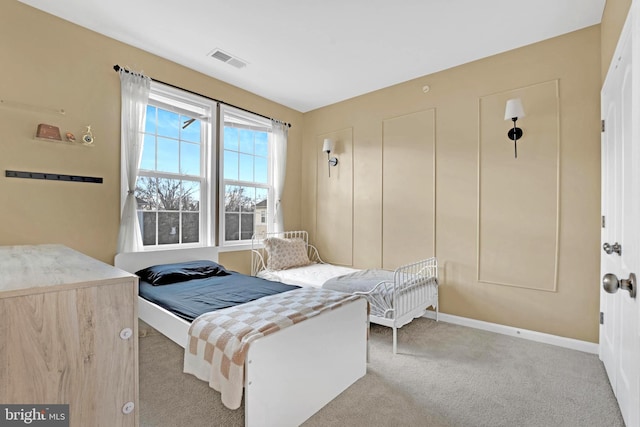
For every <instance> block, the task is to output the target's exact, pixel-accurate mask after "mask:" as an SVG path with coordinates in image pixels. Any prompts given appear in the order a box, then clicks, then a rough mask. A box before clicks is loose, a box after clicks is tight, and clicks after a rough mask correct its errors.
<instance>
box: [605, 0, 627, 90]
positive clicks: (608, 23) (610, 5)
mask: <svg viewBox="0 0 640 427" xmlns="http://www.w3.org/2000/svg"><path fill="white" fill-rule="evenodd" d="M630 7H631V0H607V3H606V4H605V7H604V12H603V13H602V23H601V25H600V26H601V39H600V40H601V46H602V57H601V61H602V63H601V77H602V81H603V82H604V78H605V77H606V76H607V71H608V70H609V64H610V63H611V59H612V57H613V52H614V51H615V50H616V44H617V43H618V38H620V32H621V31H622V27H623V25H624V21H625V19H626V18H627V13H629V8H630Z"/></svg>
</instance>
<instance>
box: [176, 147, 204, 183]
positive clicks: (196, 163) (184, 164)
mask: <svg viewBox="0 0 640 427" xmlns="http://www.w3.org/2000/svg"><path fill="white" fill-rule="evenodd" d="M180 148H181V150H182V153H180V173H183V174H185V175H198V176H199V175H200V144H191V143H189V142H183V143H181V144H180Z"/></svg>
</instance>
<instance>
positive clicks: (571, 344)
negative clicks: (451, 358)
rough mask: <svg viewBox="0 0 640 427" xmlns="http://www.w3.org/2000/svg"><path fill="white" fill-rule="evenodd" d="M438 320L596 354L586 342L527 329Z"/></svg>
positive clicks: (431, 313) (442, 317)
mask: <svg viewBox="0 0 640 427" xmlns="http://www.w3.org/2000/svg"><path fill="white" fill-rule="evenodd" d="M424 317H426V318H428V319H434V320H435V318H436V313H435V311H427V314H425V315H424ZM438 320H439V321H442V322H447V323H453V324H455V325H460V326H467V327H469V328H475V329H482V330H483V331H489V332H495V333H497V334H503V335H509V336H512V337H517V338H524V339H527V340H531V341H537V342H541V343H545V344H551V345H557V346H558V347H565V348H570V349H572V350H578V351H583V352H585V353H593V354H598V344H595V343H592V342H588V341H581V340H576V339H573V338H565V337H560V336H557V335H551V334H545V333H542V332H536V331H530V330H527V329H519V328H514V327H512V326H505V325H499V324H497V323H489V322H483V321H482V320H475V319H469V318H467V317H460V316H454V315H452V314H446V313H442V312H440V313H439V314H438Z"/></svg>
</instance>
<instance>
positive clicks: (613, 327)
mask: <svg viewBox="0 0 640 427" xmlns="http://www.w3.org/2000/svg"><path fill="white" fill-rule="evenodd" d="M627 24H629V22H627ZM631 32H632V31H631V25H625V29H624V30H623V33H622V35H621V38H620V42H619V43H618V48H617V50H616V54H615V55H614V63H613V64H612V67H611V68H610V70H609V73H608V74H607V78H606V80H605V84H604V86H603V88H602V100H601V107H602V117H603V119H604V127H605V129H604V132H603V134H602V215H603V228H602V239H601V240H602V241H601V243H602V245H603V248H602V255H601V273H602V280H603V284H602V288H601V292H600V310H601V312H602V320H603V322H602V323H603V324H602V325H601V327H600V358H601V359H602V361H603V363H604V365H605V368H606V371H607V374H608V376H609V380H610V381H611V386H612V388H613V390H614V393H615V395H616V398H617V399H618V403H619V405H620V410H621V412H622V416H623V417H624V420H625V423H626V424H627V426H628V427H638V426H640V369H639V365H640V308H639V303H638V300H639V299H640V297H637V298H634V297H633V294H634V292H636V291H637V283H634V282H633V281H632V280H630V279H631V278H632V277H633V273H635V274H639V275H640V171H639V170H638V169H640V150H639V148H640V144H639V140H638V137H639V136H640V133H639V132H638V130H640V125H638V123H634V122H633V118H634V115H635V117H636V122H637V121H638V120H639V119H638V118H637V117H638V116H639V114H638V113H635V114H633V112H634V111H637V112H640V109H638V107H639V106H640V102H639V101H638V100H637V99H634V98H637V93H638V92H639V91H638V90H637V86H638V85H637V84H634V80H636V79H637V78H638V77H637V76H634V74H633V72H634V71H633V70H634V66H633V61H634V60H633V59H632V37H631V36H632V34H631ZM635 61H637V59H635ZM635 69H636V72H637V71H639V67H637V66H636V67H635ZM634 86H636V87H635V88H634ZM634 91H635V92H634ZM634 166H635V167H634Z"/></svg>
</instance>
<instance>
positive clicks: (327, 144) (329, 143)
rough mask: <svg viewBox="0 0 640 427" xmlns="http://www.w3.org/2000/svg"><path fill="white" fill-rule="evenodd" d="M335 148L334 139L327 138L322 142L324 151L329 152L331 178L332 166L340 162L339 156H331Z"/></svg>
mask: <svg viewBox="0 0 640 427" xmlns="http://www.w3.org/2000/svg"><path fill="white" fill-rule="evenodd" d="M333 149H334V144H333V140H332V139H329V138H325V139H324V142H323V143H322V151H324V152H325V153H327V161H328V163H329V178H331V166H336V165H337V164H338V158H337V157H331V152H332V151H333Z"/></svg>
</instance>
